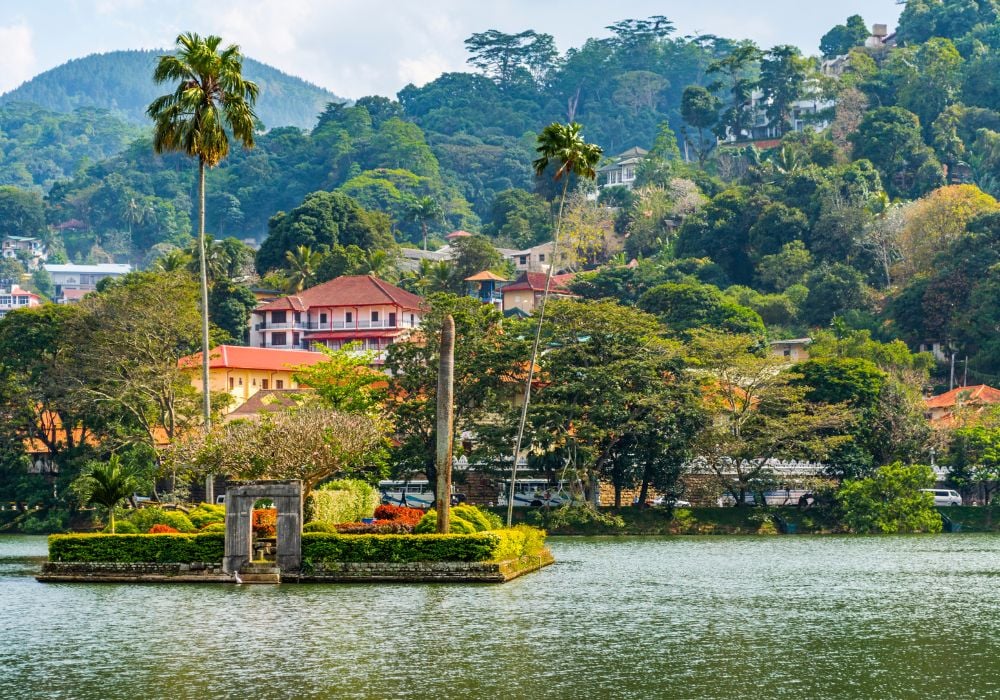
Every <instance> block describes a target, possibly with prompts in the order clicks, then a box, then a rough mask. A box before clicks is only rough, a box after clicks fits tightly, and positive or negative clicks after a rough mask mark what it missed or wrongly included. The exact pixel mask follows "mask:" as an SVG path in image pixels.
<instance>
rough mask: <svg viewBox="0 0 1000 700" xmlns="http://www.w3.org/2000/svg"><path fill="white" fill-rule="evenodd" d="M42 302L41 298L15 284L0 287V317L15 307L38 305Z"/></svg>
mask: <svg viewBox="0 0 1000 700" xmlns="http://www.w3.org/2000/svg"><path fill="white" fill-rule="evenodd" d="M41 303H42V298H41V297H40V296H38V295H37V294H35V293H34V292H29V291H28V290H27V289H21V288H20V287H19V286H17V285H16V284H12V285H11V286H10V287H7V288H3V287H0V318H3V317H4V316H6V315H7V314H8V313H9V312H11V311H14V310H15V309H27V308H28V307H31V306H38V305H40V304H41Z"/></svg>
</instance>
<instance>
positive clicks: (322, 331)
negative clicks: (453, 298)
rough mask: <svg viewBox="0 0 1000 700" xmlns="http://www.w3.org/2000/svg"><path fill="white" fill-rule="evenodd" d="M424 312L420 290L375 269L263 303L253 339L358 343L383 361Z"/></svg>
mask: <svg viewBox="0 0 1000 700" xmlns="http://www.w3.org/2000/svg"><path fill="white" fill-rule="evenodd" d="M424 312H425V304H424V300H423V299H422V298H421V297H419V296H417V295H416V294H413V293H411V292H408V291H406V290H405V289H400V288H399V287H397V286H395V285H392V284H389V283H388V282H386V281H384V280H380V279H379V278H377V277H374V276H372V275H346V276H344V277H338V278H336V279H333V280H330V281H329V282H324V283H323V284H319V285H316V286H315V287H311V288H309V289H306V290H305V291H303V292H300V293H299V294H292V295H288V296H283V297H279V298H278V299H275V300H274V301H271V302H268V303H266V304H262V305H261V306H258V307H257V308H256V309H254V310H253V313H252V319H251V325H250V344H251V345H252V346H254V347H258V348H281V349H289V350H291V349H301V350H311V349H314V348H315V346H316V345H325V346H326V347H328V348H332V349H335V350H336V349H339V348H341V347H343V346H344V345H347V344H348V343H358V344H359V346H360V348H359V349H361V350H364V351H371V352H374V353H376V361H377V362H382V361H383V360H384V359H385V351H386V349H387V348H388V347H389V346H390V345H392V344H393V343H395V342H397V341H398V340H400V339H403V338H405V337H406V336H408V335H409V334H410V333H411V332H412V331H413V330H414V329H416V328H419V327H420V321H421V319H422V317H423V314H424Z"/></svg>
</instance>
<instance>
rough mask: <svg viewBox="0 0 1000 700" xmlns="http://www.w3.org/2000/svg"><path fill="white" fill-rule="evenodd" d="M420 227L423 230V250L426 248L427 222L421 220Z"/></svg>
mask: <svg viewBox="0 0 1000 700" xmlns="http://www.w3.org/2000/svg"><path fill="white" fill-rule="evenodd" d="M420 228H422V229H423V231H424V250H427V222H426V221H421V222H420Z"/></svg>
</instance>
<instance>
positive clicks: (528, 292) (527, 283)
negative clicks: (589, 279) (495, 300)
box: [500, 272, 576, 316]
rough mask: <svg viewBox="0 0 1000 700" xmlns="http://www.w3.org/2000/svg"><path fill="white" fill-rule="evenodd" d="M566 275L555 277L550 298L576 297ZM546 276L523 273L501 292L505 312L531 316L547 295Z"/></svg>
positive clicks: (536, 273) (537, 273)
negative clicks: (568, 286)
mask: <svg viewBox="0 0 1000 700" xmlns="http://www.w3.org/2000/svg"><path fill="white" fill-rule="evenodd" d="M566 277H567V276H566V275H553V276H552V280H551V282H550V283H549V297H551V298H560V299H568V298H571V297H574V296H576V295H575V294H573V292H571V291H570V290H569V289H567V288H566V287H565V286H564V285H565V284H566V280H565V278H566ZM545 280H546V274H545V273H544V272H523V273H521V276H520V277H518V278H517V279H516V280H515V281H514V282H512V283H511V284H508V285H506V286H505V287H504V288H503V289H502V290H500V292H501V294H502V295H503V312H504V314H505V315H508V316H509V315H511V314H518V313H520V314H531V313H534V311H535V307H537V306H538V303H539V301H541V299H542V295H543V294H544V293H545Z"/></svg>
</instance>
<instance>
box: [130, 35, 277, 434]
mask: <svg viewBox="0 0 1000 700" xmlns="http://www.w3.org/2000/svg"><path fill="white" fill-rule="evenodd" d="M221 43H222V39H221V38H220V37H217V36H207V37H201V36H199V35H198V34H195V33H193V32H185V33H183V34H181V35H180V36H178V37H177V49H178V50H177V53H176V54H169V55H166V56H161V57H160V60H159V62H158V63H157V65H156V69H155V70H154V71H153V80H154V81H155V82H156V83H157V84H160V83H174V84H175V85H176V87H175V89H174V91H173V92H171V93H168V94H166V95H161V96H160V97H157V98H156V99H155V100H153V102H152V103H151V104H150V105H149V108H148V109H147V110H146V114H147V115H148V116H149V117H150V118H151V119H152V120H153V122H154V128H153V150H155V151H156V152H157V153H163V152H165V151H181V152H183V153H184V154H186V155H188V156H190V157H192V158H197V159H198V252H199V255H198V257H199V259H200V267H201V342H202V353H203V356H204V357H208V349H209V340H208V274H207V271H206V266H205V170H206V168H211V167H214V166H215V165H217V164H218V163H219V161H221V160H222V159H223V158H225V157H226V156H227V155H228V154H229V134H230V133H231V134H232V135H233V137H234V138H235V139H236V140H238V141H240V142H241V143H242V144H243V146H244V148H252V147H253V145H254V126H255V124H256V122H257V116H256V115H255V114H254V111H253V105H254V103H255V102H256V101H257V94H258V88H257V85H256V83H253V82H251V81H249V80H245V79H244V78H243V55H242V54H241V53H240V48H239V46H237V45H236V44H230V45H229V46H227V47H226V48H225V49H223V50H222V51H219V45H220V44H221ZM202 386H203V387H204V389H203V391H202V394H203V411H204V420H205V429H206V430H208V429H209V427H210V426H211V422H212V415H211V414H212V403H211V397H210V393H209V391H208V387H209V377H208V363H207V362H203V363H202Z"/></svg>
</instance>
